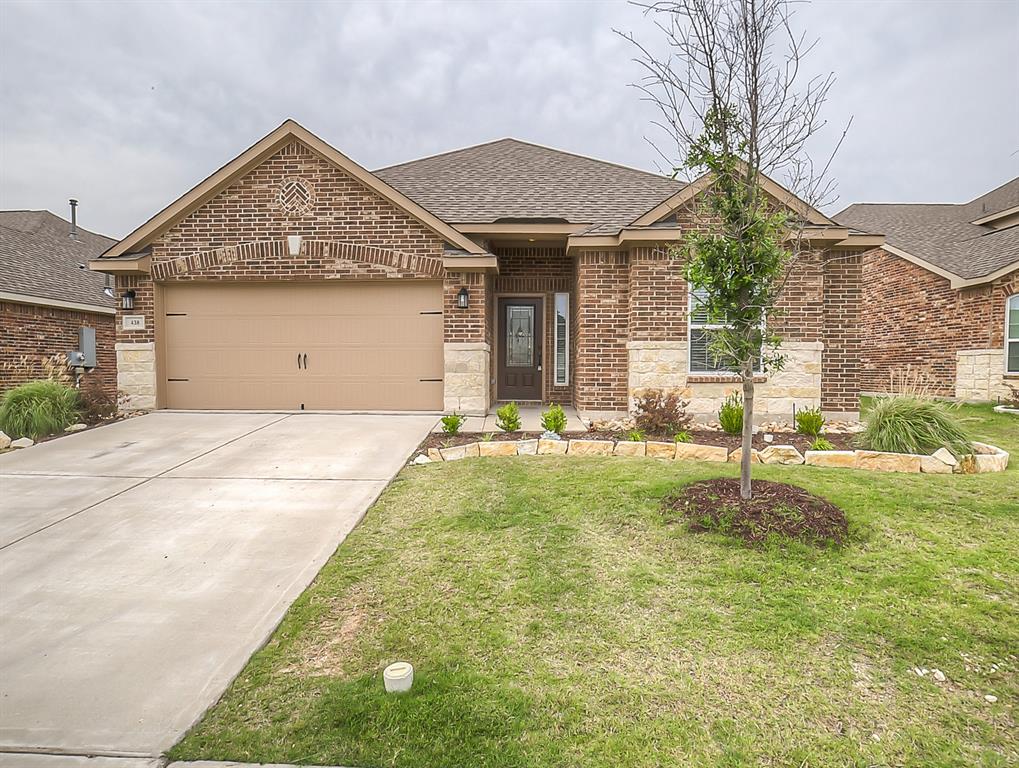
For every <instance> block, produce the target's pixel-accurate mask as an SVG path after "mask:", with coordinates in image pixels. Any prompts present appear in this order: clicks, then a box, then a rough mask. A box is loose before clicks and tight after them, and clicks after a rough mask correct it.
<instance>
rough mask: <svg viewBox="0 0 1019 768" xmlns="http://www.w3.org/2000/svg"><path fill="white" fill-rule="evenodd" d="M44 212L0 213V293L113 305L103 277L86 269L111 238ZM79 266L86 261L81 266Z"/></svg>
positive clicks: (103, 305) (112, 242) (111, 243)
mask: <svg viewBox="0 0 1019 768" xmlns="http://www.w3.org/2000/svg"><path fill="white" fill-rule="evenodd" d="M70 232H71V223H70V222H69V221H65V220H64V219H62V218H60V217H59V216H57V215H56V214H54V213H50V212H49V211H0V291H2V292H6V293H19V294H23V295H26V296H34V297H37V298H43V299H55V300H57V301H68V302H74V303H77V304H91V305H94V306H102V307H113V306H115V302H114V300H113V299H112V298H110V297H109V296H107V295H106V294H105V293H103V287H104V286H105V275H103V274H101V273H99V272H92V271H90V270H89V269H88V268H87V264H88V261H89V259H94V258H97V257H98V256H99V254H101V253H102V252H103V251H105V250H106V249H108V248H109V247H110V246H111V245H113V244H114V243H115V242H116V240H113V239H112V238H109V237H105V236H103V235H97V234H96V233H94V232H89V231H88V230H85V229H82V228H81V227H78V234H77V236H76V237H75V238H73V239H72V238H71V237H70V236H69V235H70ZM81 265H86V266H85V268H82V266H81Z"/></svg>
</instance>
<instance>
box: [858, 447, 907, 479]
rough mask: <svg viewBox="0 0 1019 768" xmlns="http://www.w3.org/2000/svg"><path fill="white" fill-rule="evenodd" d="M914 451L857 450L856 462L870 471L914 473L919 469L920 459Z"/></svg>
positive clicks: (861, 467)
mask: <svg viewBox="0 0 1019 768" xmlns="http://www.w3.org/2000/svg"><path fill="white" fill-rule="evenodd" d="M922 458H923V457H922V456H920V455H919V454H916V453H888V452H886V451H857V452H856V463H857V466H858V467H859V468H860V469H869V470H870V471H872V472H908V473H910V474H916V473H918V472H919V471H920V459H922Z"/></svg>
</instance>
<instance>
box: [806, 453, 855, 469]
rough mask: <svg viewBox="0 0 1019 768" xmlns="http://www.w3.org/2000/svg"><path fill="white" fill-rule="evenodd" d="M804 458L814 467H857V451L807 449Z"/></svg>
mask: <svg viewBox="0 0 1019 768" xmlns="http://www.w3.org/2000/svg"><path fill="white" fill-rule="evenodd" d="M803 458H804V460H805V461H806V463H807V464H809V465H810V466H812V467H835V468H841V469H856V468H857V465H856V451H807V452H806V454H804V457H803Z"/></svg>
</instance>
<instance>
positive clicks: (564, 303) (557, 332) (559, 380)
mask: <svg viewBox="0 0 1019 768" xmlns="http://www.w3.org/2000/svg"><path fill="white" fill-rule="evenodd" d="M553 333H554V341H555V349H554V351H555V384H556V386H560V385H564V384H569V383H570V294H568V293H557V294H556V295H555V327H554V331H553Z"/></svg>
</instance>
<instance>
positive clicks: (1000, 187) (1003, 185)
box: [962, 176, 1019, 215]
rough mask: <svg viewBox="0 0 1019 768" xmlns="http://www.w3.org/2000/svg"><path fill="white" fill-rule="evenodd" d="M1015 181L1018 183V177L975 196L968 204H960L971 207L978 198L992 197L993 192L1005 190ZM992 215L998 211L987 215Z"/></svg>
mask: <svg viewBox="0 0 1019 768" xmlns="http://www.w3.org/2000/svg"><path fill="white" fill-rule="evenodd" d="M1017 181H1019V176H1016V177H1014V178H1011V179H1009V180H1008V181H1003V182H1002V183H1001V184H999V185H998V186H996V187H995V188H994V189H989V190H987V191H986V192H984V193H983V194H982V195H977V196H976V197H974V198H973V199H972V200H970V201H968V202H965V203H962V205H972V204H973V203H975V202H976V201H977V200H979V199H980V198H982V197H987V196H988V195H993V194H994V193H995V192H997V191H998V190H999V189H1004V188H1005V187H1007V186H1008V185H1009V184H1015V182H1017ZM1002 210H1005V209H1004V208H1003V209H1002ZM992 213H998V211H989V212H988V213H987V215H990V214H992Z"/></svg>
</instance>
